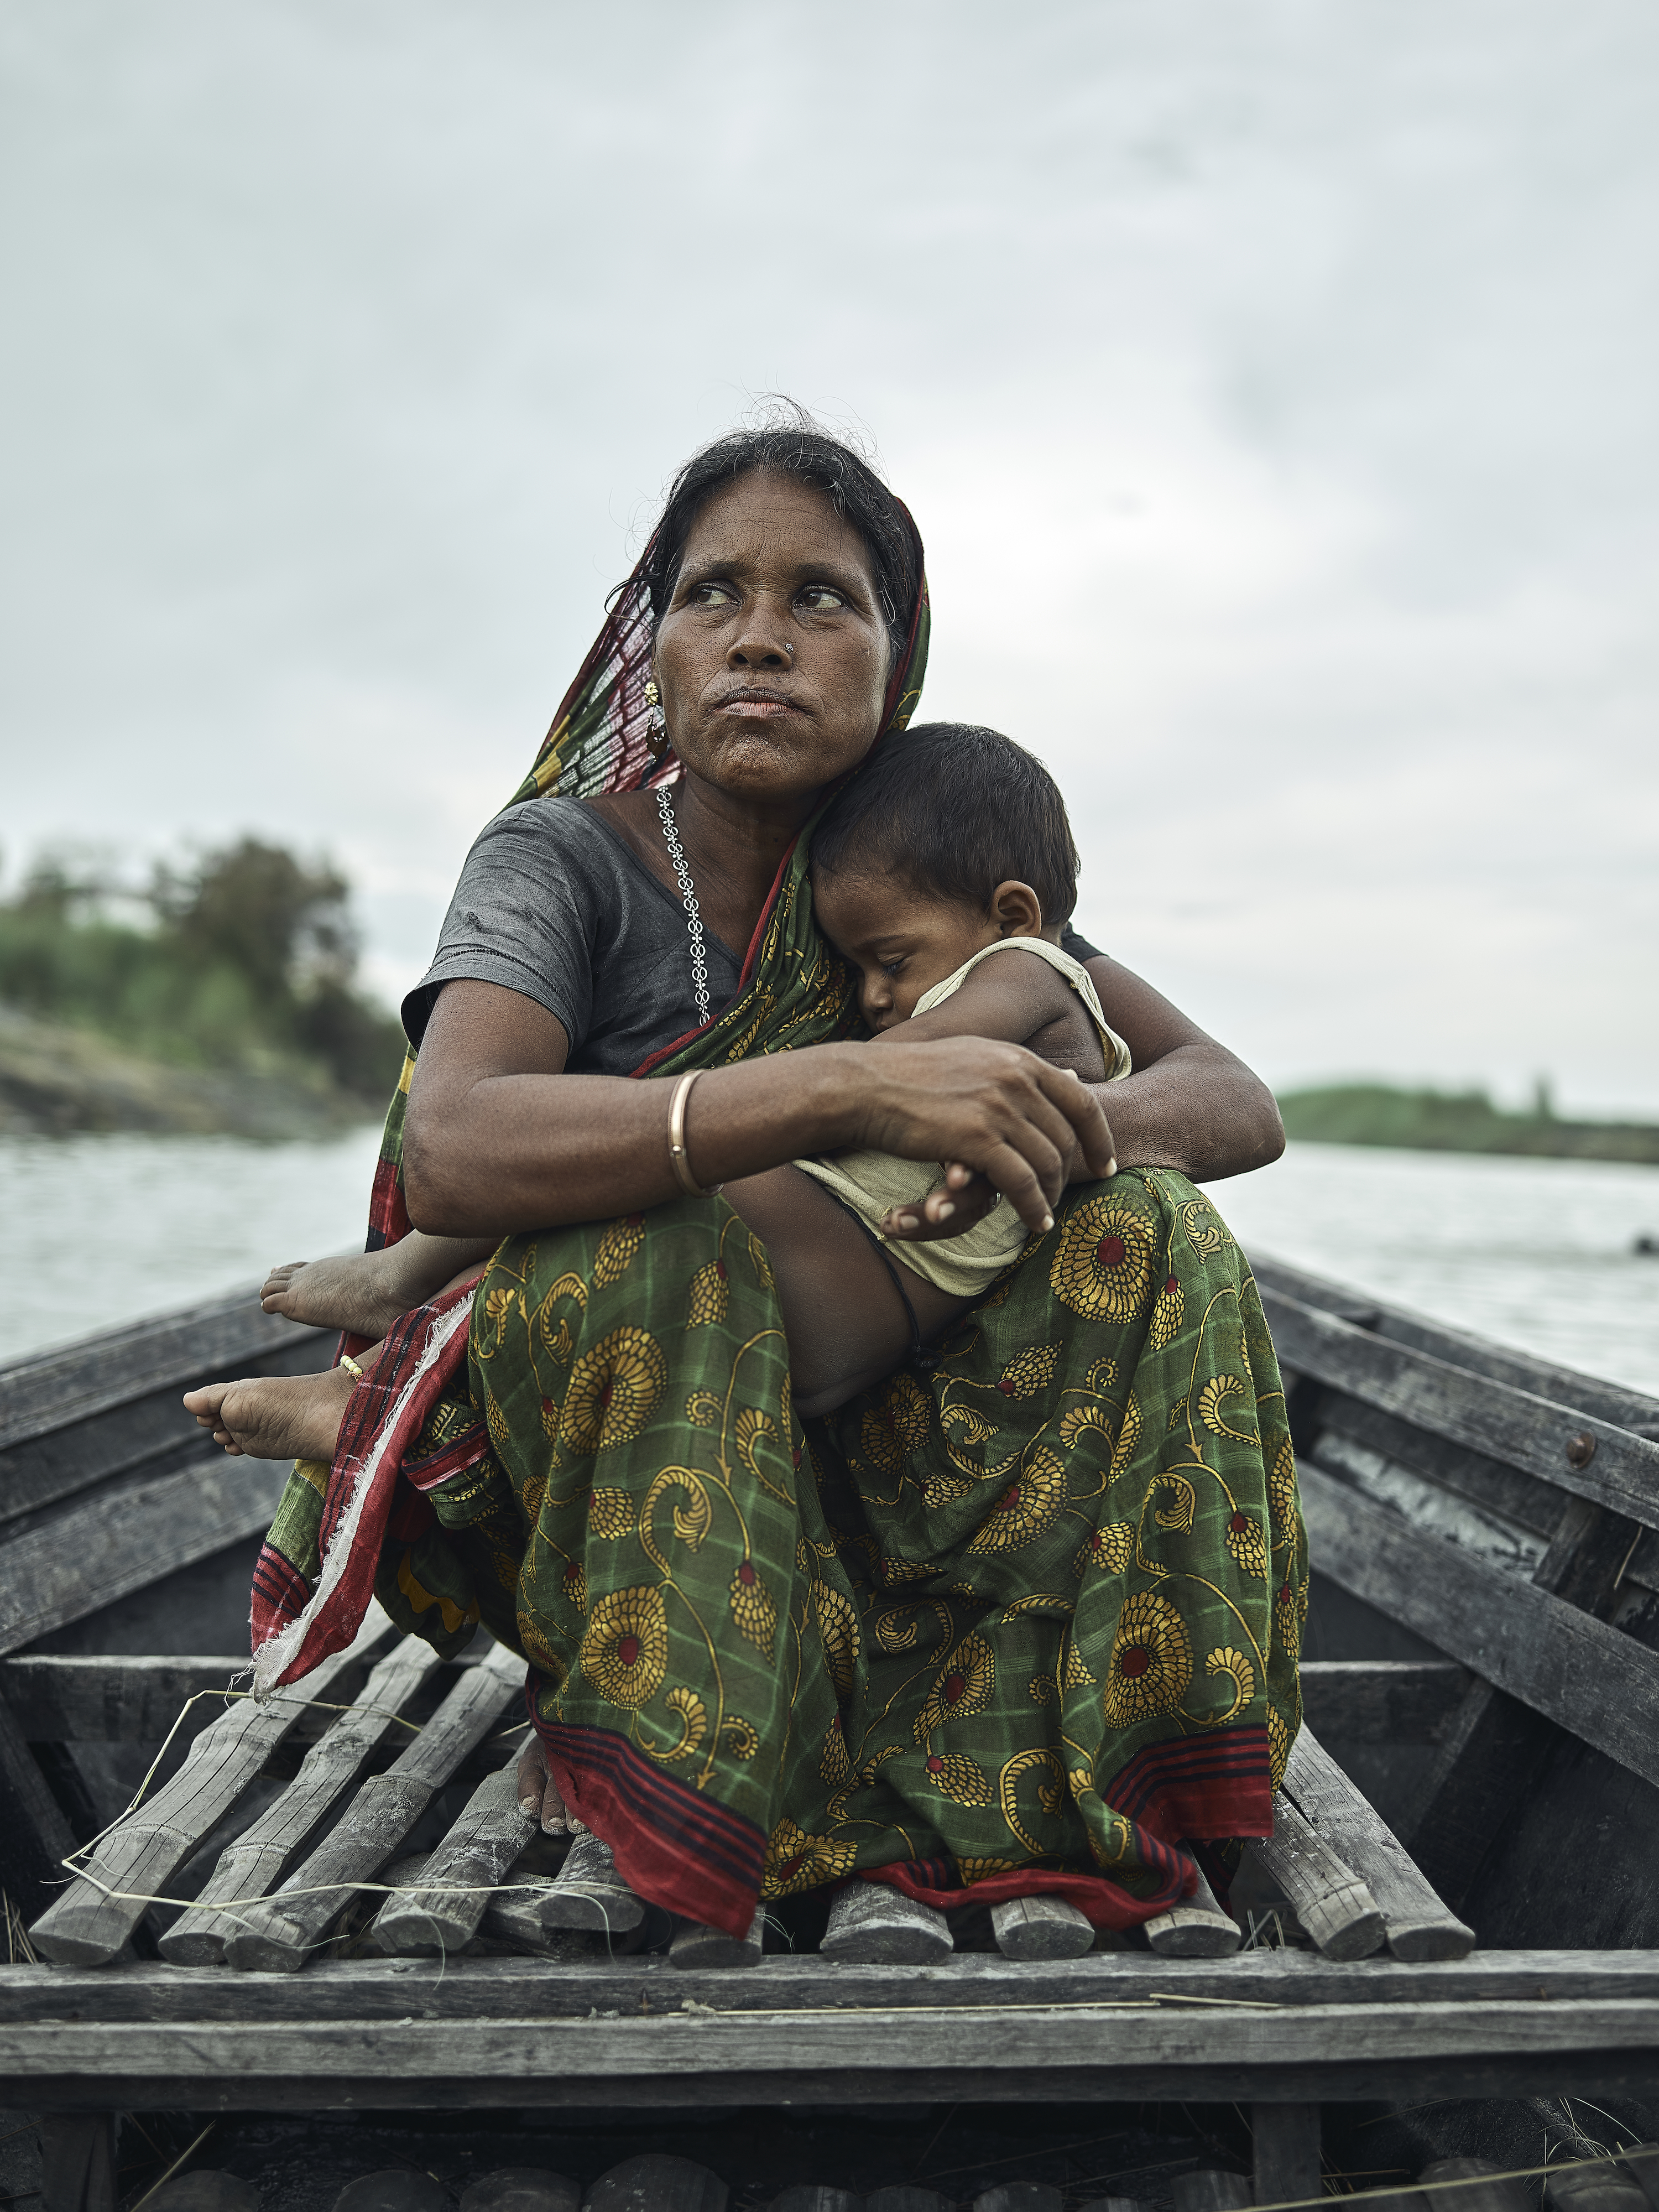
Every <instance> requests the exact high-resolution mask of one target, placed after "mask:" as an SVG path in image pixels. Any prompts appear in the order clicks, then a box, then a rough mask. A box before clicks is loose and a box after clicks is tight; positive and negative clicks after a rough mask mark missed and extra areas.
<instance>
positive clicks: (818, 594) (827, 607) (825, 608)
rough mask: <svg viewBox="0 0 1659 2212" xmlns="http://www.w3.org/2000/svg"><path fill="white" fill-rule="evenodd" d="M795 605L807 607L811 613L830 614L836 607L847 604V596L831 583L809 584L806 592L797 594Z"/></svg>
mask: <svg viewBox="0 0 1659 2212" xmlns="http://www.w3.org/2000/svg"><path fill="white" fill-rule="evenodd" d="M795 605H797V606H798V607H805V609H806V611H807V612H808V613H809V614H815V615H818V614H829V613H830V612H832V611H834V609H836V607H844V606H845V605H847V601H846V599H845V597H844V596H843V595H842V593H841V592H838V591H836V589H835V588H834V586H831V585H829V584H809V585H808V586H806V588H805V591H804V592H796V594H795Z"/></svg>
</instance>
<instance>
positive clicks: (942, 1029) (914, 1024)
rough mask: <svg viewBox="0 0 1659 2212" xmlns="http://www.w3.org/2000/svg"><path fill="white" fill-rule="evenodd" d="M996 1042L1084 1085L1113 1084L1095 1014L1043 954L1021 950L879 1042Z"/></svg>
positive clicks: (1001, 957)
mask: <svg viewBox="0 0 1659 2212" xmlns="http://www.w3.org/2000/svg"><path fill="white" fill-rule="evenodd" d="M960 1036H980V1037H995V1038H997V1039H999V1040H1000V1042H1004V1043H1006V1044H1023V1045H1024V1047H1025V1048H1026V1050H1027V1051H1028V1052H1034V1053H1036V1055H1037V1057H1038V1059H1039V1060H1047V1061H1048V1064H1049V1066H1052V1067H1069V1068H1073V1069H1074V1070H1075V1071H1076V1073H1078V1074H1079V1076H1081V1078H1082V1079H1083V1080H1084V1081H1085V1083H1103V1082H1104V1080H1105V1079H1106V1060H1105V1054H1103V1052H1102V1050H1101V1046H1100V1037H1099V1035H1098V1033H1097V1030H1096V1029H1095V1025H1094V1023H1093V1022H1092V1020H1091V1018H1090V1015H1089V1010H1088V1008H1087V1007H1086V1006H1085V1005H1084V1003H1083V1001H1082V1000H1081V999H1080V998H1079V996H1078V994H1077V993H1076V992H1075V991H1074V990H1073V988H1072V987H1071V985H1070V984H1069V983H1068V982H1067V981H1066V978H1065V977H1064V976H1063V975H1061V974H1060V971H1059V969H1055V968H1051V967H1050V966H1049V964H1048V962H1047V961H1046V960H1045V959H1043V958H1042V956H1041V954H1039V953H1036V952H1025V951H1021V950H1019V949H1018V947H1015V948H1013V949H1012V950H1010V951H1006V952H999V953H998V954H997V956H996V957H995V959H994V960H981V963H980V964H979V966H978V967H977V968H975V970H974V972H973V974H972V975H969V978H968V980H967V981H966V982H965V983H963V986H962V987H961V989H960V990H958V991H955V992H953V993H952V994H951V996H950V997H949V998H948V999H947V1000H945V1003H944V1005H943V1006H935V1007H934V1008H933V1012H932V1013H928V1014H913V1015H912V1016H911V1018H910V1019H909V1020H908V1022H896V1023H895V1024H894V1025H893V1027H892V1028H891V1029H890V1030H884V1031H883V1032H882V1035H881V1036H879V1037H878V1038H877V1039H876V1042H877V1043H878V1044H879V1043H880V1042H882V1041H883V1039H884V1038H886V1037H903V1038H904V1039H906V1040H907V1041H908V1042H911V1043H915V1044H920V1043H923V1042H928V1041H930V1040H932V1039H933V1038H936V1037H960Z"/></svg>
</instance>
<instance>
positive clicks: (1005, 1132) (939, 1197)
mask: <svg viewBox="0 0 1659 2212" xmlns="http://www.w3.org/2000/svg"><path fill="white" fill-rule="evenodd" d="M860 1072H861V1073H863V1074H864V1075H865V1077H866V1081H865V1082H864V1084H863V1085H861V1086H860V1088H861V1091H862V1097H861V1099H860V1107H859V1112H858V1121H859V1134H858V1139H857V1141H858V1142H860V1144H864V1145H867V1146H870V1147H871V1148H872V1150H874V1151H877V1152H896V1153H897V1154H899V1155H900V1157H901V1158H905V1159H912V1160H916V1159H929V1158H932V1159H940V1160H948V1161H950V1162H951V1166H950V1168H949V1169H948V1170H947V1171H946V1174H945V1182H944V1183H943V1184H942V1185H941V1186H940V1187H939V1188H938V1189H936V1190H933V1191H932V1192H930V1193H929V1194H928V1195H927V1199H926V1200H923V1202H922V1206H921V1208H919V1209H916V1210H915V1226H914V1227H906V1226H900V1225H897V1224H896V1226H895V1231H894V1233H895V1234H896V1235H897V1236H898V1237H900V1238H901V1239H902V1240H903V1239H908V1240H909V1241H913V1242H916V1241H923V1240H924V1239H932V1238H936V1237H941V1236H945V1237H950V1236H956V1235H959V1234H960V1233H961V1231H963V1229H966V1228H968V1227H969V1226H971V1225H972V1223H973V1222H974V1221H975V1220H977V1219H979V1218H980V1217H981V1215H982V1214H983V1213H984V1212H987V1211H988V1210H989V1206H990V1205H993V1204H994V1203H995V1200H994V1196H993V1195H992V1194H994V1193H995V1192H998V1191H1000V1192H1001V1193H1002V1194H1003V1195H1004V1197H1006V1199H1008V1200H1009V1201H1010V1202H1011V1204H1012V1206H1013V1207H1014V1209H1015V1211H1016V1212H1018V1215H1019V1217H1020V1218H1021V1220H1022V1221H1024V1224H1025V1225H1026V1227H1027V1228H1028V1229H1029V1230H1030V1231H1032V1232H1033V1234H1037V1233H1040V1232H1041V1231H1043V1230H1046V1229H1049V1228H1052V1227H1053V1225H1054V1206H1055V1203H1056V1202H1057V1200H1059V1197H1060V1192H1061V1191H1062V1190H1063V1189H1064V1188H1065V1187H1066V1182H1067V1180H1068V1179H1069V1178H1070V1177H1071V1176H1072V1175H1073V1173H1074V1172H1080V1173H1081V1174H1082V1175H1084V1176H1087V1177H1088V1178H1090V1179H1091V1180H1094V1179H1098V1178H1100V1177H1103V1176H1109V1175H1113V1174H1115V1172H1116V1169H1117V1161H1116V1158H1115V1153H1114V1149H1113V1144H1112V1132H1111V1128H1110V1127H1109V1123H1108V1121H1107V1120H1106V1115H1105V1114H1104V1112H1103V1109H1102V1107H1101V1103H1100V1101H1099V1099H1098V1098H1097V1097H1096V1096H1095V1094H1094V1092H1093V1091H1092V1090H1091V1089H1090V1088H1089V1086H1088V1085H1085V1084H1083V1083H1081V1082H1079V1079H1078V1078H1077V1077H1076V1075H1074V1074H1073V1073H1072V1071H1071V1070H1070V1069H1069V1068H1057V1067H1051V1066H1049V1065H1048V1062H1047V1061H1046V1060H1039V1059H1038V1058H1037V1056H1036V1054H1035V1053H1033V1052H1028V1051H1026V1049H1025V1048H1024V1046H1023V1045H1015V1044H1001V1043H996V1042H992V1041H990V1040H988V1039H987V1038H984V1037H951V1038H944V1039H939V1040H938V1041H936V1042H928V1043H921V1044H908V1043H904V1042H901V1041H900V1040H899V1038H898V1037H896V1036H894V1035H892V1034H889V1035H887V1036H884V1037H883V1039H882V1040H881V1045H880V1049H879V1050H871V1051H869V1052H867V1053H866V1055H865V1059H864V1063H863V1066H862V1068H861V1071H860ZM975 1178H983V1183H982V1185H978V1186H976V1182H975ZM959 1194H960V1195H959ZM958 1212H961V1213H962V1214H963V1218H961V1219H958V1218H957V1214H958ZM901 1219H902V1217H901Z"/></svg>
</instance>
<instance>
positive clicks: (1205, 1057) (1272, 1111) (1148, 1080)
mask: <svg viewBox="0 0 1659 2212" xmlns="http://www.w3.org/2000/svg"><path fill="white" fill-rule="evenodd" d="M1085 965H1086V967H1087V968H1088V970H1089V973H1090V975H1091V976H1092V977H1093V978H1094V984H1095V988H1096V990H1097V991H1098V992H1099V994H1100V1003H1101V1006H1102V1008H1103V1011H1104V1012H1105V1016H1106V1018H1107V1020H1108V1021H1109V1023H1110V1024H1111V1025H1112V1027H1113V1028H1114V1029H1115V1030H1116V1031H1117V1033H1118V1035H1119V1036H1121V1038H1122V1039H1123V1041H1124V1042H1125V1043H1126V1044H1127V1046H1128V1048H1129V1050H1130V1052H1131V1053H1132V1054H1133V1058H1134V1066H1135V1072H1134V1073H1133V1075H1127V1076H1125V1078H1124V1079H1123V1080H1122V1082H1121V1083H1113V1084H1109V1085H1100V1086H1099V1090H1098V1095H1099V1097H1100V1101H1101V1103H1102V1105H1103V1107H1104V1108H1105V1110H1106V1112H1107V1114H1108V1115H1109V1116H1110V1119H1111V1125H1112V1135H1113V1137H1114V1138H1115V1140H1116V1150H1117V1158H1118V1164H1119V1166H1120V1167H1126V1168H1131V1167H1164V1168H1178V1169H1179V1170H1180V1171H1181V1172H1182V1174H1183V1175H1185V1176H1190V1177H1191V1178H1192V1180H1193V1181H1194V1182H1220V1181H1221V1180H1222V1179H1223V1177H1225V1176H1236V1175H1246V1174H1248V1173H1249V1170H1251V1169H1252V1168H1261V1167H1266V1166H1267V1163H1268V1162H1269V1161H1270V1160H1276V1159H1277V1158H1279V1154H1280V1153H1281V1152H1283V1151H1284V1149H1285V1125H1284V1123H1283V1122H1282V1121H1280V1120H1279V1106H1278V1103H1277V1102H1276V1100H1275V1099H1274V1097H1273V1092H1272V1091H1269V1090H1268V1088H1267V1085H1266V1084H1265V1083H1263V1082H1262V1080H1261V1078H1260V1076H1257V1075H1253V1074H1252V1073H1250V1071H1249V1068H1248V1067H1246V1066H1245V1065H1244V1063H1243V1060H1240V1059H1239V1058H1238V1057H1237V1054H1234V1053H1231V1052H1229V1051H1228V1049H1227V1048H1226V1046H1225V1045H1223V1044H1218V1043H1217V1042H1216V1041H1215V1039H1214V1038H1213V1037H1212V1036H1206V1035H1205V1033H1204V1031H1203V1030H1201V1029H1200V1028H1199V1026H1198V1024H1197V1023H1196V1022H1191V1021H1188V1018H1187V1017H1186V1015H1185V1014H1183V1013H1182V1012H1181V1010H1180V1008H1179V1007H1178V1006H1171V1005H1170V1001H1169V1000H1167V999H1166V998H1164V996H1163V995H1162V994H1160V993H1158V992H1157V991H1155V990H1153V988H1152V985H1151V984H1150V983H1147V982H1144V981H1142V979H1141V978H1140V977H1139V975H1136V974H1135V973H1134V972H1133V969H1128V968H1124V967H1121V966H1120V965H1119V963H1117V962H1116V961H1115V960H1109V959H1107V958H1106V957H1105V956H1104V955H1102V956H1101V957H1099V958H1098V959H1094V960H1090V961H1088V962H1086V963H1085ZM1079 1172H1082V1170H1079Z"/></svg>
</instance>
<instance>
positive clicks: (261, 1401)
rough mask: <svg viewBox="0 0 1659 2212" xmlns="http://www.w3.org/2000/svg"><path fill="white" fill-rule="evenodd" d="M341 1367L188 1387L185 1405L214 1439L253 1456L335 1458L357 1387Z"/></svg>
mask: <svg viewBox="0 0 1659 2212" xmlns="http://www.w3.org/2000/svg"><path fill="white" fill-rule="evenodd" d="M354 1389H356V1383H354V1381H353V1378H352V1376H351V1375H350V1374H349V1371H348V1370H346V1369H345V1368H343V1367H330V1368H326V1369H325V1370H324V1371H323V1373H322V1374H320V1375H259V1376H254V1377H253V1378H252V1380H251V1381H249V1382H246V1383H204V1385H203V1387H202V1388H201V1389H199V1390H186V1391H185V1411H186V1412H187V1413H194V1414H195V1416H196V1418H197V1420H198V1421H199V1422H200V1423H201V1425H202V1426H203V1427H204V1429H211V1430H212V1431H213V1441H214V1443H216V1444H222V1445H223V1446H224V1448H225V1449H226V1450H227V1451H228V1452H246V1454H247V1455H248V1456H249V1457H250V1458H251V1459H320V1460H329V1461H331V1460H332V1459H333V1457H334V1452H335V1447H336V1445H337V1443H338V1442H339V1436H340V1423H341V1420H342V1419H343V1417H344V1413H345V1409H346V1401H347V1400H348V1399H349V1397H350V1395H351V1393H352V1391H353V1390H354Z"/></svg>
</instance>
